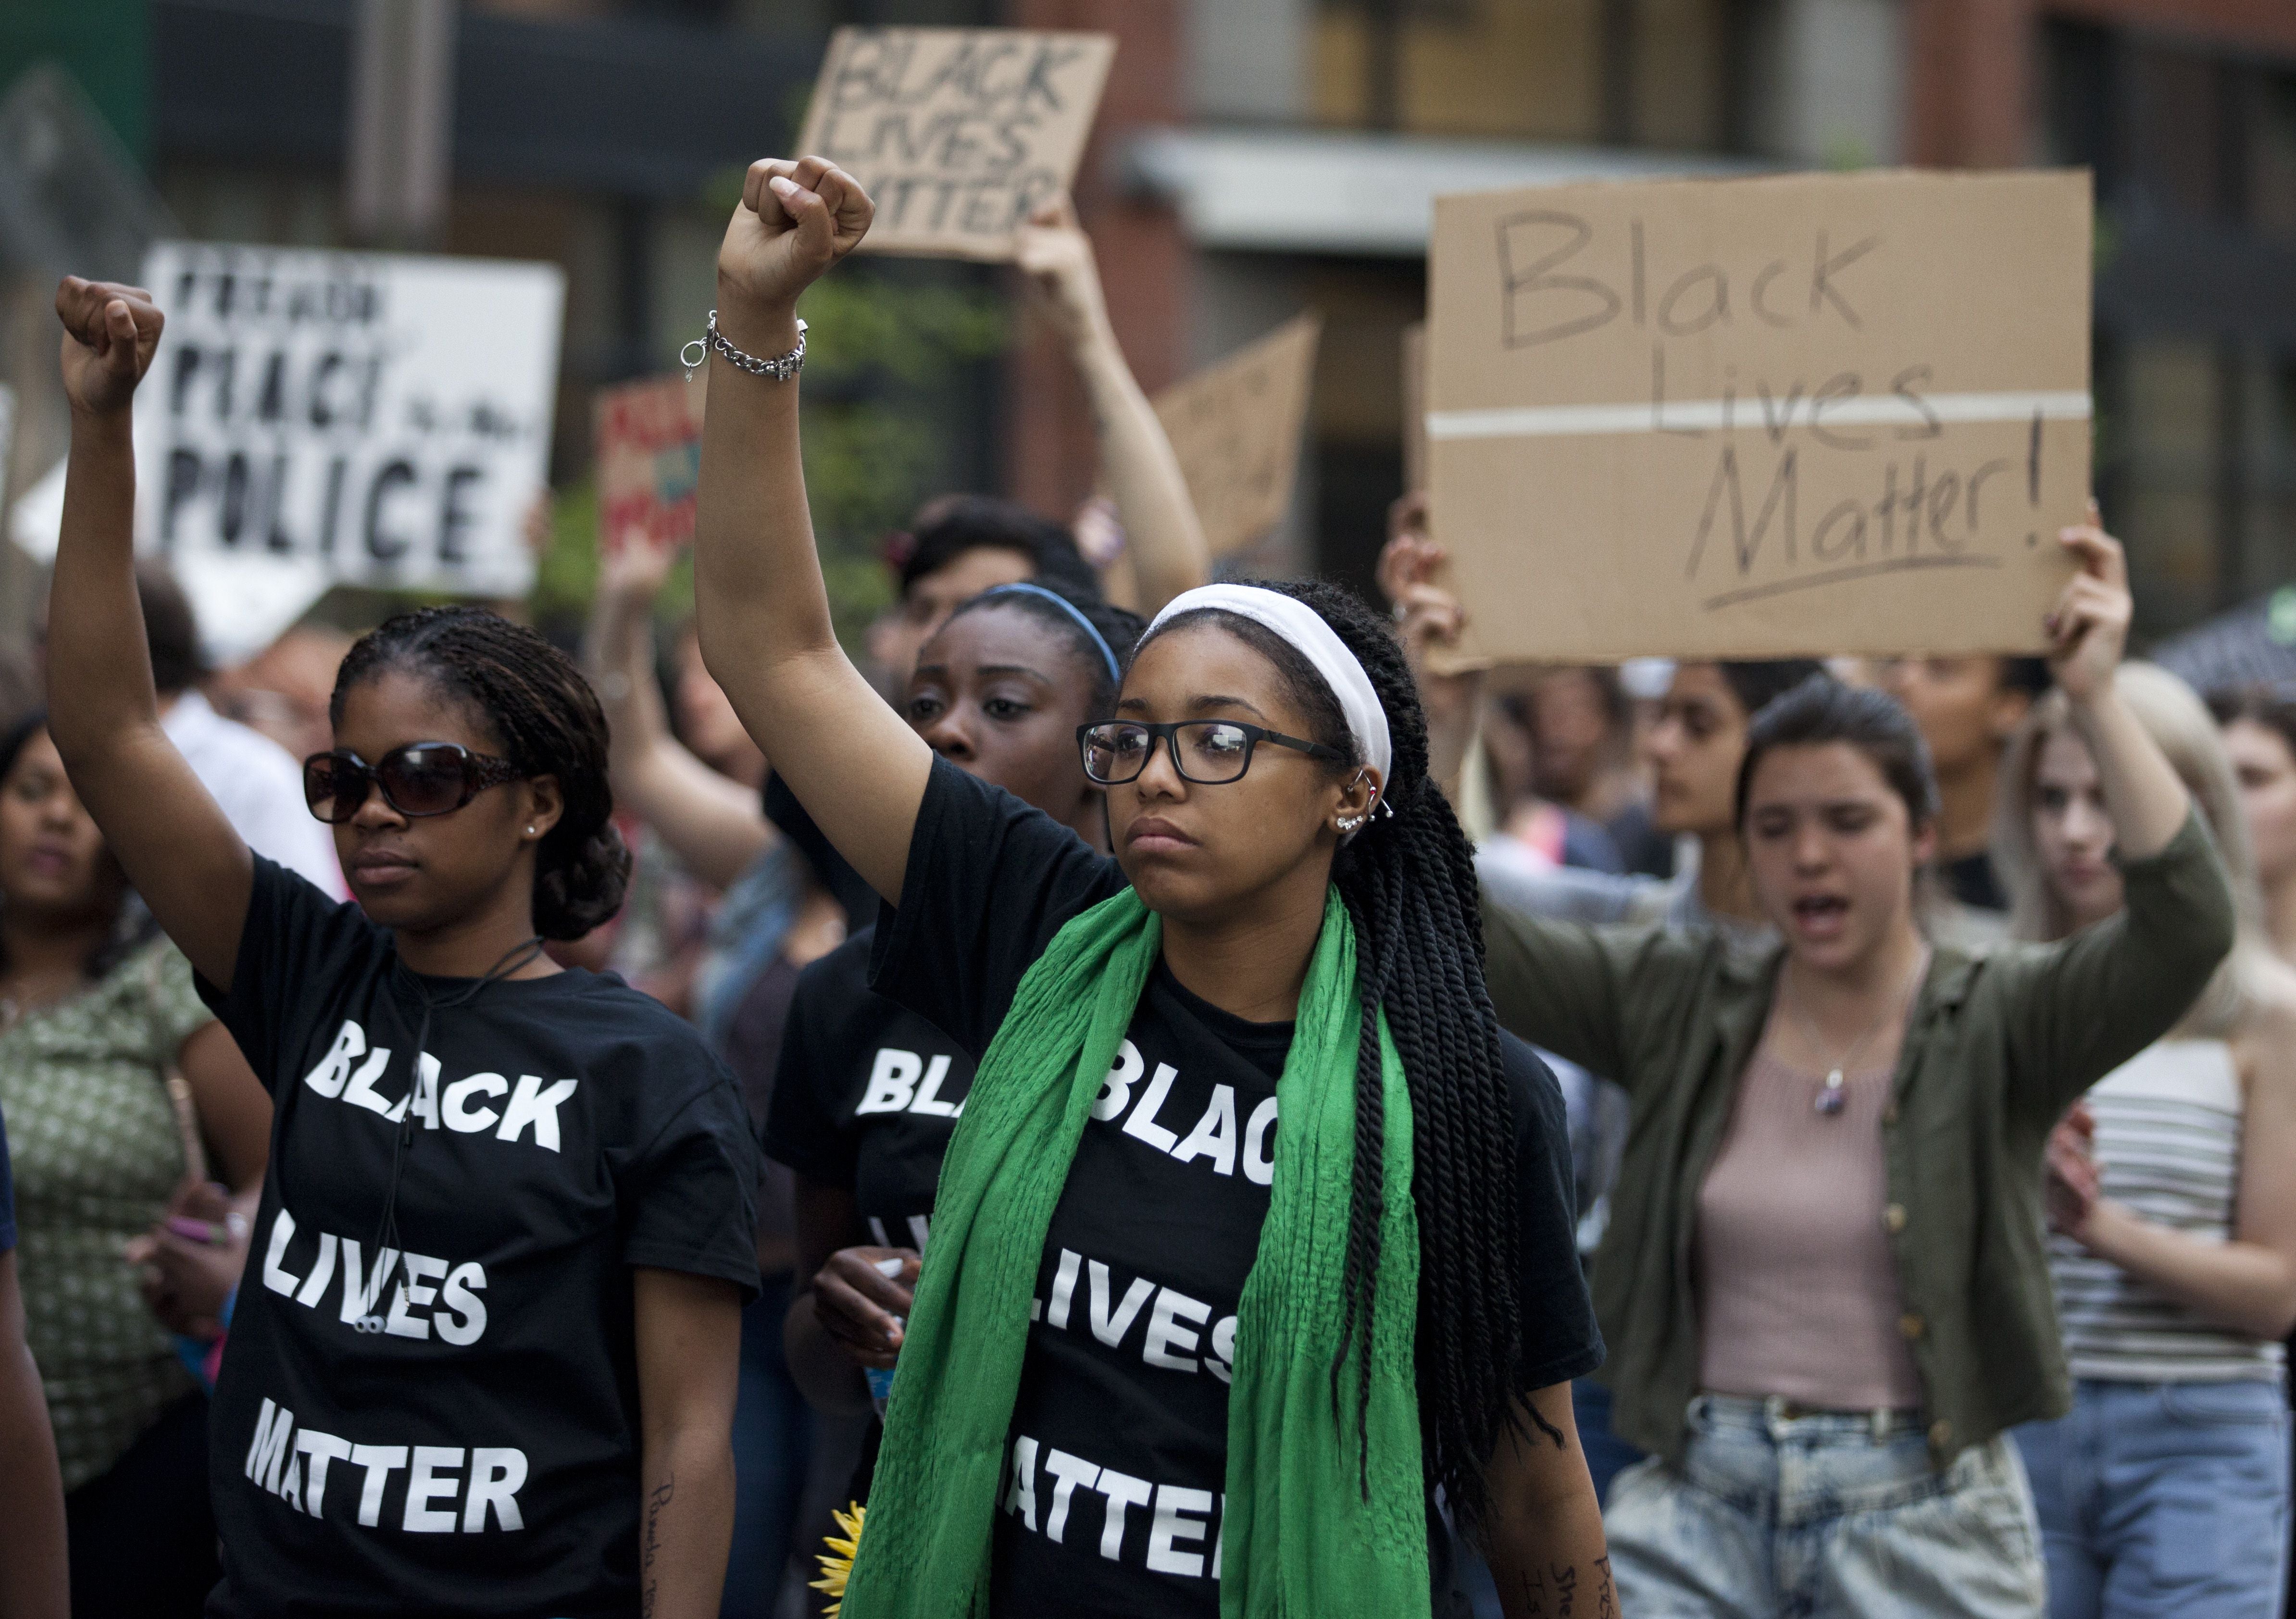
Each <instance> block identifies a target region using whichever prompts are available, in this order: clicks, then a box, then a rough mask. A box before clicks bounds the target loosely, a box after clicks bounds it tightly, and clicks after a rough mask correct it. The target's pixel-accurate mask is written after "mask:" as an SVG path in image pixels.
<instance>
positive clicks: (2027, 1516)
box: [1603, 1394, 2043, 1619]
mask: <svg viewBox="0 0 2296 1619" xmlns="http://www.w3.org/2000/svg"><path fill="white" fill-rule="evenodd" d="M1686 1426H1687V1427H1688V1430H1689V1433H1688V1448H1687V1449H1686V1450H1685V1452H1684V1455H1683V1460H1682V1462H1681V1464H1680V1466H1679V1467H1675V1466H1670V1465H1669V1464H1668V1463H1667V1462H1665V1461H1663V1460H1661V1459H1659V1458H1657V1457H1652V1459H1651V1460H1648V1461H1644V1462H1640V1463H1637V1464H1636V1466H1634V1467H1631V1468H1628V1469H1627V1470H1626V1471H1625V1472H1623V1473H1621V1474H1620V1475H1619V1476H1618V1477H1617V1478H1616V1479H1614V1480H1613V1481H1612V1482H1611V1502H1610V1506H1609V1508H1608V1509H1607V1510H1605V1511H1604V1512H1603V1531H1604V1533H1606V1534H1607V1535H1608V1536H1609V1538H1610V1542H1611V1572H1612V1574H1613V1575H1614V1576H1615V1577H1616V1579H1617V1581H1618V1588H1619V1611H1620V1613H1622V1614H1626V1615H1630V1616H1631V1619H1780V1616H1781V1615H1794V1616H1795V1619H1853V1616H1855V1619H1867V1616H1870V1619H1884V1616H1886V1619H1904V1615H1914V1614H1918V1615H1931V1614H1934V1615H1953V1616H1954V1619H2039V1615H2040V1614H2041V1611H2042V1606H2043V1604H2042V1573H2041V1549H2040V1536H2039V1533H2038V1531H2037V1530H2036V1528H2035V1526H2034V1522H2033V1503H2032V1498H2031V1496H2030V1494H2029V1493H2028V1492H2027V1490H2026V1487H2025V1475H2024V1470H2023V1468H2021V1467H2019V1465H2018V1462H2017V1452H2016V1449H2015V1447H2014V1446H2013V1445H2012V1444H2011V1443H2009V1441H2008V1439H2007V1438H2006V1437H1997V1438H1995V1439H1993V1440H1991V1441H1989V1443H1985V1444H1981V1445H1977V1446H1974V1447H1972V1449H1970V1450H1966V1451H1963V1452H1962V1453H1961V1454H1960V1455H1959V1456H1958V1457H1956V1458H1955V1459H1954V1461H1953V1464H1952V1466H1950V1467H1948V1468H1946V1469H1945V1470H1944V1471H1943V1472H1942V1473H1940V1472H1939V1471H1938V1470H1937V1468H1935V1467H1934V1466H1933V1465H1932V1464H1931V1460H1930V1451H1929V1444H1928V1442H1927V1440H1926V1439H1925V1438H1924V1437H1923V1430H1922V1426H1921V1422H1920V1419H1918V1418H1915V1417H1912V1416H1909V1415H1906V1414H1893V1413H1890V1412H1887V1411H1883V1412H1879V1413H1875V1414H1871V1415H1867V1414H1858V1413H1841V1412H1814V1413H1801V1412H1797V1411H1795V1410H1793V1409H1792V1407H1790V1406H1788V1405H1787V1404H1786V1402H1784V1401H1782V1400H1767V1401H1765V1400H1751V1399H1737V1398H1733V1397H1728V1396H1724V1395H1719V1394H1702V1395H1700V1396H1699V1397H1698V1398H1697V1399H1695V1400H1693V1401H1692V1402H1690V1410H1689V1414H1688V1418H1687V1420H1686Z"/></svg>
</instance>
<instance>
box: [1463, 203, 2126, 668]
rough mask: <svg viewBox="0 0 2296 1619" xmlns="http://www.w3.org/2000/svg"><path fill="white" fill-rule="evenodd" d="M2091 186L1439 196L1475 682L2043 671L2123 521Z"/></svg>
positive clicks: (1468, 643)
mask: <svg viewBox="0 0 2296 1619" xmlns="http://www.w3.org/2000/svg"><path fill="white" fill-rule="evenodd" d="M2089 241H2090V188H2089V177H2088V176H2087V174H2086V173H2079V172H2073V173H2068V172H2058V173H2031V172H2028V173H2020V174H1998V175H1941V174H1909V173H1896V174H1867V175H1823V176H1817V175H1801V176H1786V177H1779V178H1761V179H1744V180H1709V181H1667V182H1654V183H1647V184H1613V185H1587V186H1570V187H1562V188H1554V189H1540V190H1531V191H1519V192H1504V193H1494V194H1488V195H1478V196H1462V197H1445V198H1440V199H1439V200H1437V203H1436V211H1435V235H1434V249H1433V259H1432V264H1431V268H1430V290H1429V305H1430V331H1429V348H1430V352H1431V370H1430V376H1429V381H1428V412H1427V429H1428V435H1429V439H1430V453H1431V501H1432V503H1433V523H1434V528H1435V532H1436V533H1438V534H1439V535H1441V536H1443V544H1445V545H1446V546H1447V548H1448V549H1449V551H1450V553H1451V556H1452V558H1453V559H1454V565H1453V567H1454V571H1453V576H1452V579H1451V585H1452V588H1454V589H1455V590H1456V591H1457V592H1458V593H1459V594H1460V595H1461V597H1463V598H1464V600H1465V601H1467V602H1468V603H1469V604H1470V605H1471V608H1472V623H1471V626H1470V628H1469V631H1468V633H1467V636H1466V639H1465V642H1464V645H1463V647H1462V649H1461V651H1460V655H1459V661H1461V662H1463V663H1473V662H1490V661H1508V660H1513V659H1525V660H1539V661H1598V662H1599V661H1612V660H1617V659H1620V658H1628V657H1630V656H1634V655H1637V654H1656V655H1665V656H1673V657H1693V658H1773V657H1782V656H1786V655H1789V654H1819V653H1829V652H1845V653H1887V652H1938V653H1954V652H2022V651H2033V650H2039V649H2040V648H2042V646H2043V645H2044V644H2045V641H2046V637H2045V636H2044V634H2043V632H2042V628H2041V620H2042V617H2043V616H2044V615H2045V614H2046V612H2047V610H2048V609H2049V607H2050V605H2051V603H2052V602H2053V601H2054V598H2055V596H2056V594H2057V593H2058V591H2059V590H2060V588H2061V587H2062V585H2063V583H2064V581H2065V579H2066V578H2067V577H2068V576H2069V575H2070V573H2071V565H2070V563H2069V562H2068V561H2067V560H2065V557H2064V555H2063V553H2062V550H2061V548H2060V547H2059V545H2058V544H2057V542H2056V539H2055V534H2056V531H2057V529H2058V528H2059V527H2062V526H2063V525H2065V524H2068V523H2073V522H2078V521H2079V520H2081V519H2082V516H2083V513H2084V511H2085V510H2086V507H2087V499H2088V494H2089V416H2090V397H2089V367H2088V359H2089V251H2090V249H2089Z"/></svg>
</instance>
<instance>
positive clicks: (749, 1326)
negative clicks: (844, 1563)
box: [717, 1276, 813, 1619]
mask: <svg viewBox="0 0 2296 1619" xmlns="http://www.w3.org/2000/svg"><path fill="white" fill-rule="evenodd" d="M789 1304H790V1279H789V1278H788V1277H786V1276H780V1277H768V1278H767V1280H766V1283H765V1286H764V1287H763V1288H761V1289H760V1290H759V1291H758V1297H757V1301H756V1302H755V1303H753V1304H750V1305H749V1306H748V1307H747V1308H745V1309H744V1310H743V1311H742V1381H741V1392H740V1394H738V1395H737V1396H736V1398H735V1401H734V1545H733V1549H732V1552H731V1555H730V1556H729V1557H728V1558H726V1591H725V1595H724V1596H723V1598H721V1599H720V1600H719V1602H718V1605H717V1615H718V1619H771V1615H773V1613H774V1610H775V1605H776V1604H777V1603H778V1602H779V1601H780V1599H781V1590H782V1578H783V1572H784V1570H785V1568H786V1567H787V1566H788V1563H789V1554H790V1536H791V1533H792V1532H793V1531H794V1530H795V1528H796V1525H797V1509H798V1500H799V1496H800V1494H801V1493H802V1492H804V1489H805V1470H806V1463H807V1460H808V1458H809V1457H810V1456H811V1454H812V1451H813V1411H812V1409H811V1408H810V1407H809V1406H808V1405H807V1404H806V1402H805V1396H804V1395H803V1394H799V1392H798V1386H797V1385H796V1384H795V1383H794V1382H792V1381H791V1378H790V1372H789V1362H788V1361H786V1360H785V1359H783V1354H782V1318H783V1316H786V1315H787V1314H788V1313H789Z"/></svg>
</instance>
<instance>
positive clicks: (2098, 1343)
mask: <svg viewBox="0 0 2296 1619" xmlns="http://www.w3.org/2000/svg"><path fill="white" fill-rule="evenodd" d="M2088 1105H2089V1108H2090V1110H2091V1111H2092V1112H2093V1113H2095V1116H2096V1164H2097V1170H2098V1173H2099V1178H2100V1179H2101V1181H2102V1182H2103V1195H2104V1196H2105V1197H2108V1198H2112V1200H2113V1201H2114V1202H2116V1203H2119V1204H2121V1205H2123V1206H2126V1207H2127V1208H2128V1210H2129V1211H2130V1212H2131V1213H2133V1214H2136V1215H2138V1216H2139V1217H2141V1218H2143V1219H2144V1220H2147V1221H2150V1222H2152V1223H2153V1224H2154V1225H2158V1226H2163V1227H2166V1228H2167V1229H2168V1230H2169V1231H2176V1232H2178V1233H2180V1234H2181V1235H2184V1236H2186V1237H2190V1238H2192V1239H2194V1240H2196V1241H2200V1242H2224V1241H2227V1240H2229V1239H2230V1237H2231V1233H2232V1221H2233V1207H2234V1198H2235V1193H2236V1187H2237V1182H2238V1172H2239V1167H2240V1127H2241V1108H2242V1095H2241V1087H2240V1075H2239V1073H2238V1071H2237V1070H2236V1069H2235V1067H2234V1066H2233V1059H2232V1051H2231V1048H2229V1047H2228V1046H2226V1044H2225V1043H2224V1042H2222V1041H2220V1040H2163V1041H2161V1042H2159V1043H2156V1044H2154V1045H2151V1046H2148V1047H2146V1048H2145V1049H2144V1051H2140V1052H2138V1053H2137V1054H2136V1056H2135V1057H2133V1058H2131V1059H2129V1060H2128V1062H2126V1063H2123V1064H2122V1065H2121V1066H2120V1067H2118V1068H2115V1069H2114V1070H2113V1071H2112V1073H2110V1074H2108V1075H2105V1076H2104V1078H2103V1079H2102V1080H2100V1081H2099V1082H2098V1083H2097V1084H2096V1087H2095V1089H2094V1090H2092V1091H2091V1092H2089V1093H2088ZM2049 1271H2050V1275H2051V1279H2052V1280H2054V1283H2055V1284H2056V1294H2057V1312H2058V1315H2059V1317H2060V1319H2061V1321H2062V1325H2063V1328H2064V1335H2065V1358H2066V1360H2067V1361H2069V1362H2070V1363H2071V1370H2072V1374H2073V1376H2075V1377H2077V1378H2096V1379H2099V1380H2101V1381H2104V1382H2112V1383H2200V1382H2220V1381H2225V1380H2227V1379H2232V1378H2273V1379H2276V1378H2278V1377H2279V1376H2280V1367H2281V1361H2282V1359H2283V1353H2284V1352H2283V1350H2282V1347H2281V1345H2278V1344H2276V1343H2272V1342H2266V1341H2259V1340H2258V1339H2255V1338H2251V1337H2243V1336H2241V1335H2240V1334H2238V1333H2235V1332H2227V1331H2226V1330H2224V1329H2220V1328H2217V1327H2212V1326H2210V1325H2209V1324H2207V1323H2206V1322H2205V1321H2202V1320H2201V1319H2200V1318H2199V1317H2198V1316H2197V1315H2195V1314H2194V1312H2192V1311H2191V1310H2190V1309H2188V1308H2187V1307H2186V1306H2185V1305H2183V1304H2178V1303H2177V1302H2176V1301H2175V1300H2173V1299H2171V1298H2169V1296H2167V1295H2165V1294H2163V1293H2161V1292H2160V1291H2158V1290H2157V1289H2155V1288H2152V1287H2149V1286H2147V1285H2146V1284H2145V1283H2144V1282H2142V1281H2139V1280H2137V1279H2136V1277H2133V1276H2131V1275H2129V1274H2128V1272H2127V1271H2123V1270H2122V1269H2120V1266H2118V1265H2115V1264H2113V1263H2111V1262H2110V1261H2108V1260H2103V1259H2099V1258H2098V1257H2096V1256H2095V1255H2093V1254H2091V1253H2089V1252H2087V1250H2086V1249H2084V1248H2083V1247H2080V1245H2079V1244H2078V1243H2076V1242H2074V1241H2072V1240H2071V1239H2070V1238H2065V1237H2052V1238H2051V1239H2049Z"/></svg>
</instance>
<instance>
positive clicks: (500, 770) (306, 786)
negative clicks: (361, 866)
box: [303, 742, 526, 826]
mask: <svg viewBox="0 0 2296 1619" xmlns="http://www.w3.org/2000/svg"><path fill="white" fill-rule="evenodd" d="M525 774H526V773H525V772H524V771H522V770H521V769H519V768H518V766H516V765H512V763H511V762H510V761H509V760H507V759H496V758H489V757H488V756H487V755H485V754H482V753H472V752H471V750H470V749H469V748H465V747H463V745H462V744H461V743H459V742H410V743H408V744H407V745H406V747H404V748H392V749H391V750H390V751H389V753H387V754H385V755H383V756H382V759H381V763H379V764H374V765H370V764H368V763H367V762H366V761H365V759H362V758H360V757H359V756H358V755H357V754H355V753H353V752H352V751H351V750H350V749H349V748H335V749H334V750H333V751H332V752H329V753H315V754H313V755H312V756H310V757H309V758H307V759H306V760H304V761H303V797H304V798H305V800H306V801H307V802H308V803H309V805H310V806H311V813H312V814H314V815H316V816H317V817H318V818H319V819H320V820H322V821H324V822H327V823H328V824H329V825H331V826H340V824H341V823H342V822H346V821H348V820H349V819H350V818H351V817H352V816H354V815H356V814H358V813H359V806H360V805H364V804H365V802H366V797H367V794H368V792H369V791H370V790H371V789H373V788H377V787H380V788H381V789H382V801H383V802H384V803H385V804H388V805H390V807H391V808H392V809H394V810H397V811H398V813H399V814H402V815H405V816H407V817H409V818H410V819H412V818H415V817H418V816H422V815H448V814H453V813H454V812H455V811H456V810H458V809H460V808H462V807H463V805H465V804H468V803H469V802H470V801H471V799H473V798H475V797H478V796H479V795H480V793H482V792H484V791H486V789H488V788H489V787H499V786H501V785H502V784H503V783H504V782H505V781H519V780H521V779H522V778H523V777H524V776H525Z"/></svg>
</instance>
